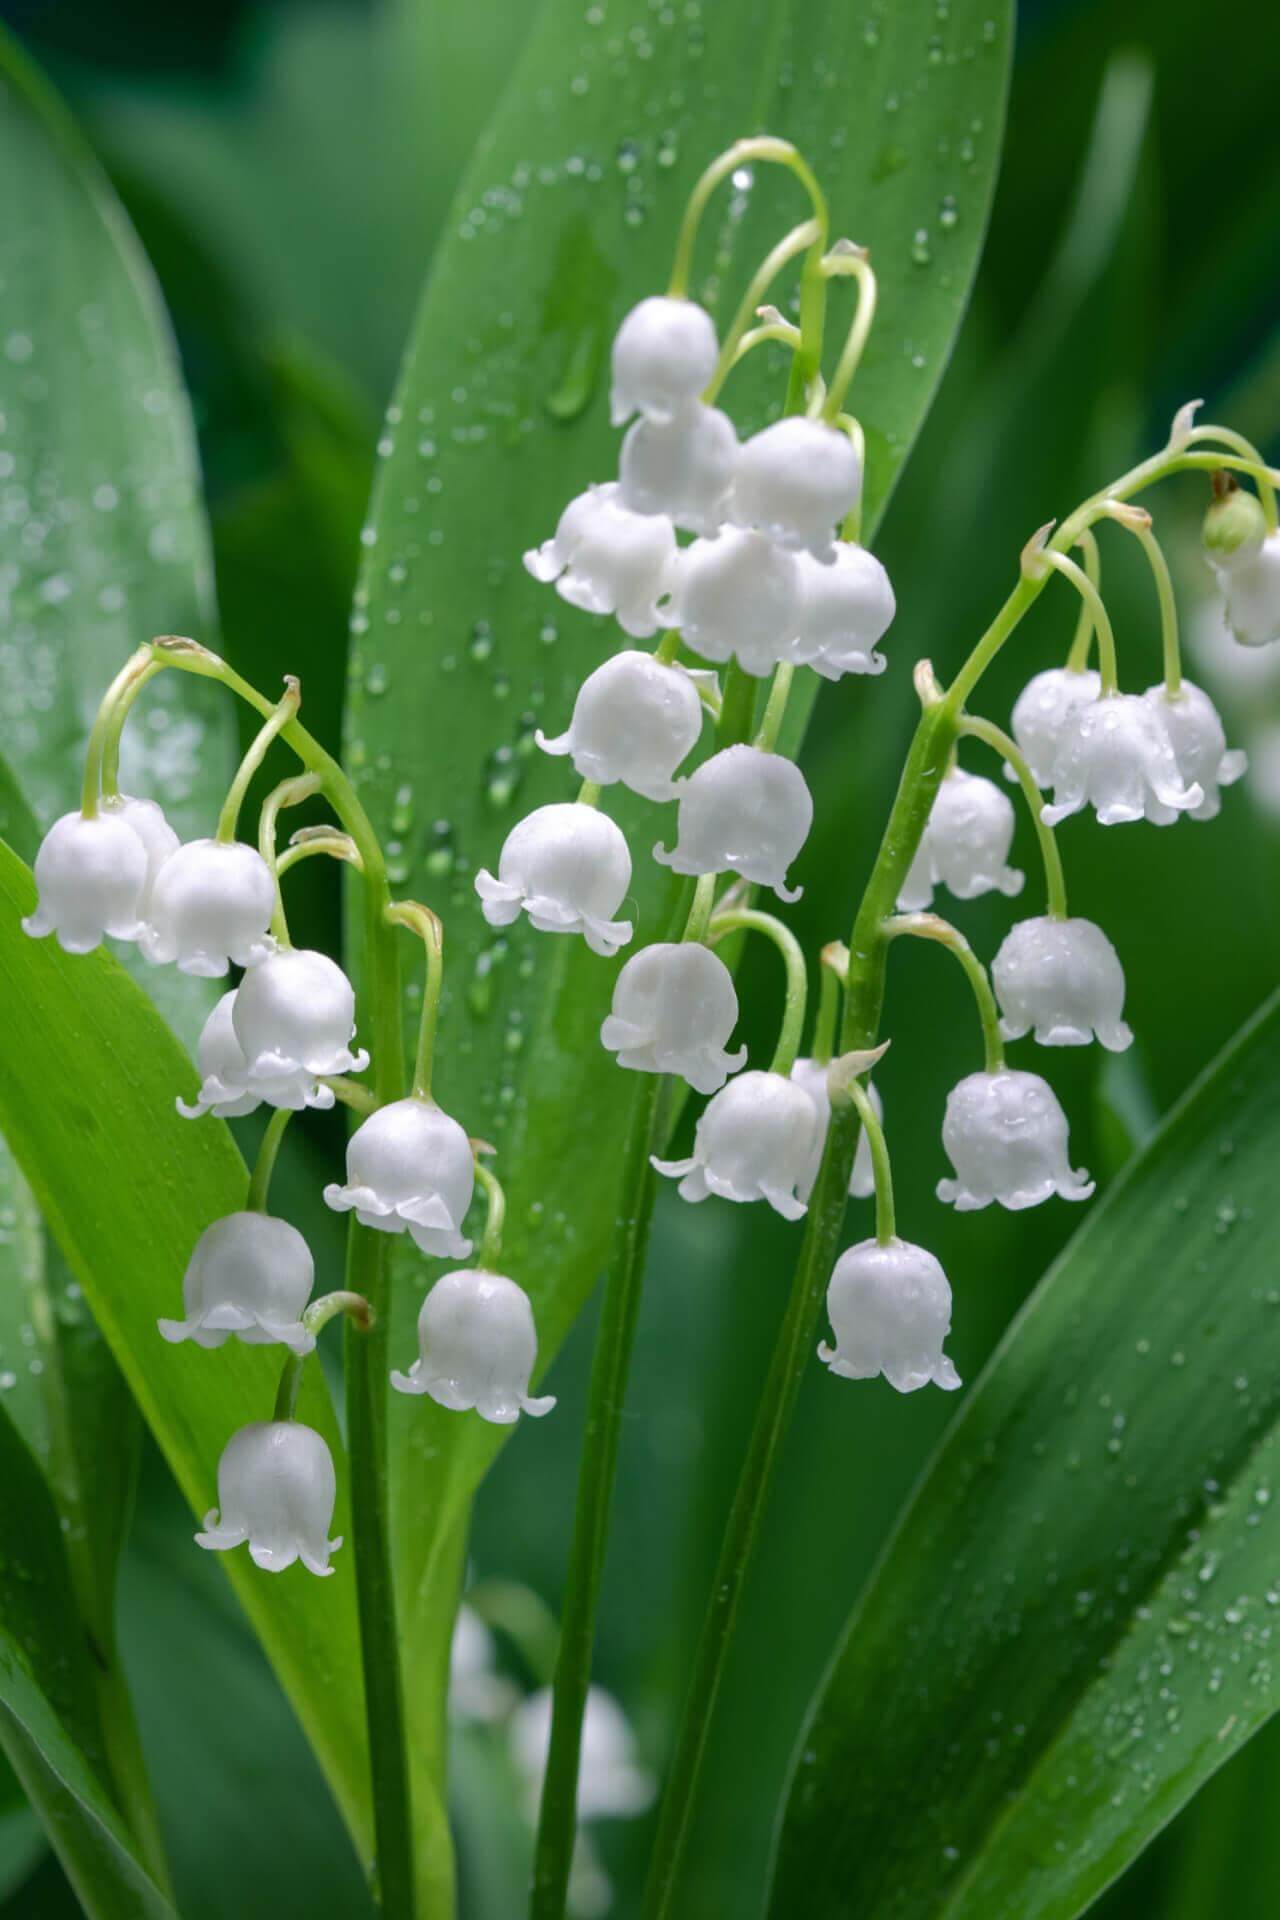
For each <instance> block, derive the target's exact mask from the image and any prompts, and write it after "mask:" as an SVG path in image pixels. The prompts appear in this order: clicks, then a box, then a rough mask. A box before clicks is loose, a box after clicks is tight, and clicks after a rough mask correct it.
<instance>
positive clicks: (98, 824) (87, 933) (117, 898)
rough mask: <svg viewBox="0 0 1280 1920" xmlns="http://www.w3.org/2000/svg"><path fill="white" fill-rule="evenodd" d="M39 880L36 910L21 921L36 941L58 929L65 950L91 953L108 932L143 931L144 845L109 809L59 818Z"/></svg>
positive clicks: (129, 936) (45, 847)
mask: <svg viewBox="0 0 1280 1920" xmlns="http://www.w3.org/2000/svg"><path fill="white" fill-rule="evenodd" d="M35 881H36V887H37V890H38V898H37V900H36V906H35V911H34V912H33V913H29V914H28V915H27V917H26V919H25V920H24V921H23V922H22V928H23V932H24V933H29V934H30V935H31V937H32V939H33V940H43V939H44V938H45V936H46V935H47V934H50V933H54V934H56V935H57V936H58V945H59V946H60V947H61V948H62V950H63V952H64V953H92V952H93V950H94V948H95V947H96V946H98V945H99V944H100V943H101V940H102V936H103V934H104V933H109V934H110V935H111V936H112V938H113V939H116V940H136V939H138V938H139V936H140V935H141V933H142V930H143V922H142V902H143V896H144V894H145V891H146V887H147V854H146V849H145V847H144V846H143V844H142V841H141V840H140V839H139V837H138V835H137V834H136V833H134V832H131V830H130V829H129V827H128V826H126V824H125V823H124V821H123V820H120V819H118V818H116V817H115V816H114V815H112V814H111V813H109V812H106V811H103V812H100V813H98V814H97V815H96V816H95V818H93V819H92V820H86V819H85V817H84V815H83V814H81V813H79V812H76V813H64V814H63V816H62V818H61V819H60V820H55V821H54V823H53V825H52V826H51V827H50V829H49V831H48V833H46V835H45V836H44V839H43V840H42V841H41V842H40V850H39V852H38V853H37V854H36V864H35Z"/></svg>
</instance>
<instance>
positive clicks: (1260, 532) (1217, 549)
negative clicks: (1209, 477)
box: [1201, 481, 1267, 568]
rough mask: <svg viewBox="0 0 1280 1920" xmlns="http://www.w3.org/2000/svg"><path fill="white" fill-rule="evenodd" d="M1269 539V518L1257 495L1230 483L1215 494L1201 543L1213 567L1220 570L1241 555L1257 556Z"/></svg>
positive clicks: (1207, 514)
mask: <svg viewBox="0 0 1280 1920" xmlns="http://www.w3.org/2000/svg"><path fill="white" fill-rule="evenodd" d="M1266 537H1267V516H1266V515H1265V514H1264V513H1263V511H1262V502H1261V501H1260V500H1259V498H1258V496H1257V494H1256V493H1250V491H1249V489H1248V488H1247V487H1241V486H1237V485H1236V483H1235V482H1234V481H1228V482H1226V484H1225V485H1224V486H1223V488H1222V490H1221V491H1220V492H1218V491H1215V494H1214V498H1213V499H1212V500H1211V501H1210V503H1209V506H1208V509H1207V511H1206V513H1205V516H1204V524H1203V527H1202V529H1201V539H1202V540H1203V543H1204V551H1205V557H1206V559H1207V560H1208V562H1209V564H1210V566H1212V567H1215V568H1216V567H1219V566H1223V565H1225V564H1226V563H1228V562H1230V561H1232V560H1234V559H1235V558H1236V556H1237V555H1238V554H1242V553H1248V552H1253V553H1256V552H1257V551H1258V548H1259V547H1260V546H1261V545H1262V543H1263V541H1264V540H1265V539H1266Z"/></svg>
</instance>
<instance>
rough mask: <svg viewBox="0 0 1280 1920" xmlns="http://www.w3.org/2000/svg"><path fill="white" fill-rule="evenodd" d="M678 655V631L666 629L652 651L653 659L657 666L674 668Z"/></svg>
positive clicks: (670, 628) (675, 628)
mask: <svg viewBox="0 0 1280 1920" xmlns="http://www.w3.org/2000/svg"><path fill="white" fill-rule="evenodd" d="M679 654H680V629H679V628H678V627H668V628H667V630H666V632H665V633H664V634H663V636H662V638H661V640H659V642H658V644H657V646H656V647H655V648H654V650H653V657H654V659H655V660H656V661H657V662H658V664H659V666H662V667H670V666H674V665H675V662H676V660H677V659H678V658H679Z"/></svg>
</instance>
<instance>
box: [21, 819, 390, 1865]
mask: <svg viewBox="0 0 1280 1920" xmlns="http://www.w3.org/2000/svg"><path fill="white" fill-rule="evenodd" d="M33 900H34V888H33V885H32V881H31V876H30V874H29V873H28V872H27V870H26V869H25V868H24V867H23V866H22V864H21V862H20V861H18V860H16V859H15V858H14V856H13V855H12V854H11V853H10V852H9V850H8V849H7V848H0V998H2V999H3V1002H4V1004H5V1005H7V1006H11V1007H21V1008H22V1019H21V1021H20V1022H14V1023H13V1024H12V1026H11V1030H10V1034H9V1037H8V1041H7V1043H6V1046H5V1048H4V1050H3V1054H2V1056H0V1131H3V1133H4V1135H5V1138H6V1139H7V1141H8V1143H9V1146H10V1148H11V1149H12V1151H13V1152H14V1153H15V1154H16V1156H17V1158H18V1161H19V1163H20V1165H21V1167H22V1170H23V1172H24V1174H25V1175H26V1177H27V1179H28V1180H29V1181H30V1184H31V1187H32V1190H33V1192H34V1193H35V1195H36V1198H37V1200H38V1201H39V1203H40V1205H41V1208H42V1209H43V1212H44V1216H45V1219H46V1220H47V1221H48V1223H49V1226H50V1228H51V1230H52V1231H53V1232H54V1234H56V1236H57V1238H58V1241H59V1244H60V1246H61V1248H62V1250H63V1253H64V1254H65V1256H66V1259H67V1262H68V1264H69V1266H70V1268H71V1271H72V1273H73V1275H74V1277H75V1279H76V1281H77V1282H78V1283H79V1285H80V1287H81V1288H82V1289H83V1292H84V1296H85V1300H86V1301H87V1303H88V1305H89V1307H90V1309H91V1310H92V1312H93V1315H94V1318H95V1320H96V1321H97V1323H98V1325H99V1327H100V1328H101V1330H102V1332H103V1334H104V1336H105V1338H106V1340H107V1343H108V1345H109V1346H110V1348H111V1351H112V1353H113V1354H114V1356H115V1358H116V1361H117V1362H118V1364H119V1366H120V1369H121V1371H122V1372H123V1374H124V1376H125V1379H126V1380H127V1382H128V1384H129V1386H130V1388H131V1390H132V1392H133V1394H134V1397H135V1398H136V1400H137V1402H138V1404H139V1406H140V1407H141V1409H142V1412H143V1415H144V1417H145V1419H146V1421H147V1423H148V1425H149V1426H150V1428H151V1430H152V1432H153V1433H154V1434H155V1436H156V1439H157V1440H158V1441H159V1443H160V1446H161V1449H162V1451H163V1452H164V1454H165V1457H166V1458H167V1460H168V1462H169V1465H170V1467H171V1469H172V1471H173V1474H174V1477H175V1479H176V1480H177V1482H178V1484H179V1486H180V1487H181V1488H182V1491H183V1493H184V1494H185V1496H186V1498H187V1499H188V1501H189V1502H190V1504H191V1506H192V1509H193V1511H194V1512H196V1513H197V1514H198V1515H203V1514H204V1513H205V1511H206V1510H207V1509H208V1508H209V1507H211V1506H214V1505H215V1504H216V1499H217V1496H216V1480H215V1476H216V1468H217V1462H218V1457H219V1455H220V1453H221V1451H222V1448H223V1446H224V1445H225V1444H226V1442H227V1440H228V1439H229V1438H230V1436H231V1435H232V1433H234V1432H235V1431H236V1429H237V1428H238V1427H240V1426H242V1425H243V1424H244V1423H245V1422H246V1421H250V1420H261V1419H267V1418H270V1413H271V1407H272V1403H273V1398H274V1393H275V1386H276V1381H277V1378H278V1375H279V1370H280V1361H279V1358H278V1356H276V1355H273V1354H272V1353H271V1351H270V1350H269V1349H266V1348H260V1349H251V1348H248V1347H245V1346H243V1345H241V1343H240V1342H238V1341H233V1342H229V1343H228V1344H227V1345H226V1346H225V1347H222V1348H220V1349H219V1350H218V1351H217V1352H216V1353H206V1352H203V1351H201V1350H199V1349H197V1348H195V1347H193V1346H192V1345H191V1344H190V1343H188V1344H186V1345H184V1346H181V1347H176V1348H170V1347H166V1346H165V1345H164V1344H163V1342H162V1341H161V1340H160V1338H159V1335H158V1334H157V1332H156V1325H155V1323H156V1320H157V1318H158V1317H159V1316H160V1315H162V1314H171V1313H172V1312H173V1309H174V1303H175V1302H176V1301H178V1300H180V1298H181V1286H182V1274H183V1270H184V1268H185V1265H186V1262H187V1258H188V1255H189V1254H190V1251H191V1248H192V1246H193V1245H194V1243H195V1241H196V1238H197V1236H198V1235H199V1234H200V1232H201V1231H202V1230H203V1229H204V1228H205V1227H206V1226H208V1225H209V1224H210V1222H211V1221H213V1220H216V1219H218V1218H219V1217H220V1216H221V1215H223V1214H226V1213H229V1212H232V1211H233V1210H234V1209H236V1208H237V1207H240V1206H242V1205H243V1204H244V1195H245V1173H244V1166H243V1163H242V1162H241V1159H240V1156H239V1154H238V1153H237V1152H236V1149H235V1147H234V1145H233V1143H232V1140H231V1136H230V1134H229V1132H228V1131H227V1129H226V1127H225V1126H224V1125H223V1124H222V1123H221V1122H219V1121H216V1120H213V1119H205V1120H202V1121H200V1122H199V1123H198V1124H197V1123H193V1122H191V1121H187V1120H183V1119H182V1118H180V1117H179V1115H178V1114H177V1113H176V1112H175V1110H174V1097H175V1095H176V1094H181V1095H183V1096H184V1097H186V1098H190V1097H191V1095H192V1093H193V1092H194V1087H195V1075H194V1070H193V1068H192V1067H191V1065H190V1062H189V1061H188V1060H187V1059H186V1057H185V1055H184V1054H183V1053H182V1051H181V1049H180V1047H179V1046H178V1044H177V1042H176V1041H175V1040H174V1039H173V1038H172V1036H171V1035H170V1034H169V1033H168V1031H167V1029H166V1028H165V1027H164V1025H163V1023H162V1021H161V1020H160V1019H159V1017H158V1015H157V1014H156V1013H155V1011H154V1009H153V1008H152V1007H151V1005H150V1004H149V1002H148V1001H147V999H146V997H145V995H144V994H143V993H142V992H141V991H140V989H139V988H137V987H136V986H135V985H134V984H133V982H132V981H131V980H130V979H129V978H128V976H127V974H125V972H124V971H123V969H122V968H121V967H120V966H118V965H117V963H116V962H115V961H114V960H113V959H111V958H110V957H109V956H108V955H107V954H105V953H104V952H102V951H99V952H97V953H94V954H91V955H89V956H87V957H86V958H84V959H78V960H77V959H71V958H70V957H68V956H67V955H66V954H64V953H62V952H61V951H60V949H59V948H58V947H57V945H56V943H55V942H54V941H52V940H42V941H36V940H30V939H28V938H27V936H26V935H25V934H24V933H23V932H22V930H21V927H20V925H19V921H20V918H21V916H22V915H23V914H24V913H27V912H29V911H30V908H31V905H32V902H33ZM301 1417H302V1418H303V1419H304V1420H306V1421H307V1422H308V1424H310V1425H312V1426H314V1427H316V1428H318V1430H319V1431H320V1432H321V1433H323V1434H324V1435H325V1438H326V1439H327V1440H328V1443H329V1445H330V1447H331V1448H332V1449H333V1451H334V1455H335V1460H337V1462H338V1465H339V1482H340V1493H339V1505H338V1511H337V1513H336V1515H335V1517H334V1530H335V1532H336V1533H339V1534H343V1535H349V1532H350V1527H349V1517H348V1515H347V1513H346V1511H345V1492H344V1490H343V1489H342V1480H343V1475H342V1468H341V1462H342V1456H341V1445H340V1442H339V1439H338V1435H337V1429H336V1422H335V1420H334V1416H333V1411H332V1407H331V1405H330V1402H329V1399H328V1396H327V1394H326V1392H325V1389H324V1385H323V1382H322V1380H321V1378H320V1373H319V1369H318V1368H316V1367H312V1368H309V1369H308V1373H307V1377H306V1379H305V1380H304V1386H303V1400H302V1403H301ZM191 1551H192V1552H196V1551H198V1549H196V1548H195V1547H193V1548H192V1549H191ZM223 1560H224V1565H225V1567H226V1571H227V1573H228V1575H229V1577H230V1579H231V1581H232V1583H233V1585H234V1586H235V1588H236V1591H237V1593H238V1594H239V1596H240V1599H241V1601H242V1602H243V1604H244V1607H245V1610H246V1612H247V1613H248V1615H249V1617H250V1619H251V1621H252V1622H253V1625H254V1627H255V1629H256V1631H257V1633H258V1636H259V1638H260V1639H261V1641H262V1643H263V1646H264V1648H265V1649H266V1652H267V1654H268V1657H269V1658H270V1660H271V1662H272V1664H273V1666H274V1667H275V1669H276V1672H277V1674H278V1675H279V1677H280V1680H281V1683H282V1684H283V1686H284V1688H285V1691H286V1693H287V1694H288V1695H289V1697H290V1699H291V1701H292V1702H293V1705H294V1708H295V1711H296V1712H297V1714H298V1717H299V1719H300V1720H301V1721H302V1724H303V1727H304V1728H305V1730H306V1732H307V1734H308V1736H309V1737H310V1739H311V1742H312V1744H313V1746H314V1747H315V1749H316V1752H317V1754H318V1756H319V1758H320V1761H321V1765H322V1766H323V1768H324V1771H325V1773H326V1775H327V1777H328V1780H329V1784H330V1786H331V1788H332V1790H333V1793H334V1796H335V1798H336V1799H337V1801H338V1803H339V1805H340V1807H341V1808H342V1811H343V1813H344V1815H345V1817H346V1819H347V1823H348V1825H349V1826H350V1828H351V1830H352V1832H353V1835H354V1836H355V1838H356V1840H357V1844H358V1845H359V1846H360V1847H361V1849H362V1852H363V1855H364V1857H365V1858H366V1859H367V1858H368V1842H369V1823H368V1816H369V1809H368V1784H367V1777H366V1772H365V1757H364V1744H363V1726H364V1721H363V1703H362V1695H361V1685H360V1669H359V1661H358V1655H357V1640H356V1620H355V1582H354V1578H353V1574H352V1567H351V1554H350V1550H349V1549H347V1550H346V1551H344V1552H342V1553H339V1554H338V1555H337V1557H336V1559H335V1561H334V1568H335V1571H334V1574H333V1577H332V1578H330V1579H327V1580H316V1579H314V1578H313V1577H311V1576H309V1575H307V1574H305V1573H304V1572H303V1571H302V1569H301V1568H300V1567H295V1568H293V1569H291V1570H290V1571H289V1572H288V1573H286V1574H281V1575H278V1576H274V1577H273V1576H269V1575H265V1574H262V1573H260V1572H259V1571H258V1570H257V1569H256V1568H254V1567H253V1565H252V1563H251V1562H250V1561H249V1560H248V1558H247V1556H246V1555H244V1554H239V1553H237V1554H227V1555H225V1556H223Z"/></svg>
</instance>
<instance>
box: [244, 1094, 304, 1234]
mask: <svg viewBox="0 0 1280 1920" xmlns="http://www.w3.org/2000/svg"><path fill="white" fill-rule="evenodd" d="M292 1118H293V1109H292V1107H277V1108H276V1110H275V1112H274V1113H273V1114H272V1116H271V1118H270V1119H269V1120H268V1122H267V1125H266V1129H265V1131H264V1133H263V1135H262V1144H261V1146H260V1147H259V1148H258V1157H257V1159H256V1160H255V1161H254V1163H253V1176H252V1178H251V1179H250V1181H249V1197H248V1199H247V1200H246V1201H245V1203H244V1204H245V1211H246V1212H247V1213H265V1212H266V1210H267V1194H268V1191H269V1189H270V1186H271V1175H272V1173H273V1172H274V1171H275V1164H276V1155H277V1154H278V1153H279V1151H280V1142H281V1141H282V1140H283V1139H284V1130H285V1128H286V1127H287V1126H288V1124H289V1122H290V1121H291V1120H292Z"/></svg>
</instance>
